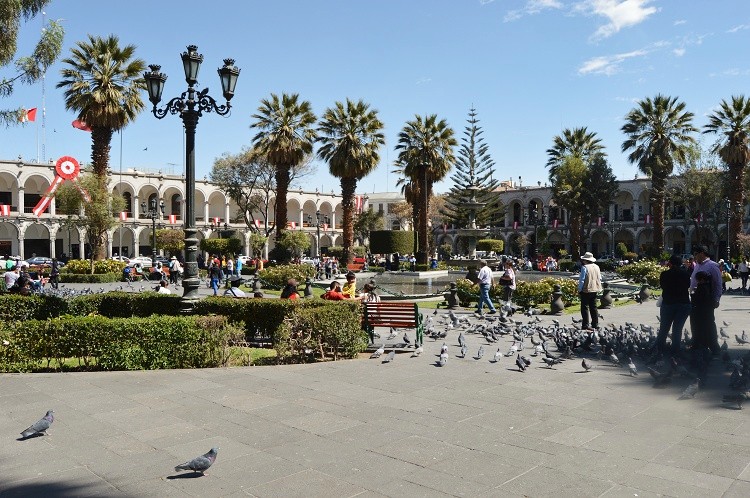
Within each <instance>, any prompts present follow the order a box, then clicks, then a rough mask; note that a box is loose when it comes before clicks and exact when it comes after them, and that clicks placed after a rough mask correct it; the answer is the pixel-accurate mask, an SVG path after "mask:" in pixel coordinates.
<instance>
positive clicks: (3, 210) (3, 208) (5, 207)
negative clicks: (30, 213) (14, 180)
mask: <svg viewBox="0 0 750 498" xmlns="http://www.w3.org/2000/svg"><path fill="white" fill-rule="evenodd" d="M0 216H5V217H7V216H10V204H0Z"/></svg>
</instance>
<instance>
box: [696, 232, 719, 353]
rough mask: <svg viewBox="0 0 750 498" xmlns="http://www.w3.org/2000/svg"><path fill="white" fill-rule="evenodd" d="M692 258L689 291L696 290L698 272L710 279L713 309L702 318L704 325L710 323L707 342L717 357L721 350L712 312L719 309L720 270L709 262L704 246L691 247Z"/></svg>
mask: <svg viewBox="0 0 750 498" xmlns="http://www.w3.org/2000/svg"><path fill="white" fill-rule="evenodd" d="M693 256H694V257H695V270H694V271H693V274H692V275H691V276H690V289H691V290H692V291H693V292H695V290H696V289H697V288H698V281H697V279H696V275H697V274H698V273H699V272H704V273H706V274H708V276H709V277H711V283H710V290H711V298H712V302H713V308H711V310H707V311H706V313H707V315H709V316H706V317H704V321H705V323H709V322H710V327H709V329H710V330H709V332H708V334H709V339H708V342H709V344H710V345H709V347H710V348H711V353H713V354H714V355H718V354H719V353H720V351H721V349H720V348H719V335H718V333H717V331H716V316H715V311H714V310H715V309H716V308H718V307H719V303H720V301H721V293H722V291H721V285H722V278H721V268H719V265H718V264H717V263H716V262H715V261H711V256H710V255H709V254H708V248H707V247H706V246H704V245H697V246H695V247H693ZM692 323H693V322H692V320H691V321H690V324H691V328H692Z"/></svg>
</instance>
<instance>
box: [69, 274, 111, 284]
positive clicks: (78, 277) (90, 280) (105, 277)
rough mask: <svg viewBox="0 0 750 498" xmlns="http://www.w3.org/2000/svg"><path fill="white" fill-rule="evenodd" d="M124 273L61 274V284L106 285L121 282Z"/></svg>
mask: <svg viewBox="0 0 750 498" xmlns="http://www.w3.org/2000/svg"><path fill="white" fill-rule="evenodd" d="M120 280H122V273H103V274H100V275H96V274H94V275H91V274H90V273H84V274H81V273H60V282H62V283H64V284H105V283H110V282H119V281H120Z"/></svg>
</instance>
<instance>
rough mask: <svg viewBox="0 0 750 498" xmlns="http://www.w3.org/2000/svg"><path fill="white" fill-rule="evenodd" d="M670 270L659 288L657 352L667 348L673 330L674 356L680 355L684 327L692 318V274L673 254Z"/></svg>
mask: <svg viewBox="0 0 750 498" xmlns="http://www.w3.org/2000/svg"><path fill="white" fill-rule="evenodd" d="M667 265H668V266H669V269H668V270H666V271H663V272H661V275H660V276H659V286H660V287H661V289H662V295H661V299H662V302H661V308H660V310H659V323H660V326H659V334H658V335H657V337H656V346H655V350H656V352H657V353H663V352H664V351H665V350H666V347H667V334H668V333H669V329H670V327H671V328H672V347H671V352H672V356H673V357H674V356H677V355H678V354H679V353H680V342H681V339H682V327H683V326H684V325H685V321H686V320H687V319H688V316H690V294H689V292H688V290H689V289H690V274H688V272H687V270H686V269H685V268H684V267H683V266H682V258H681V257H680V256H677V255H676V254H673V255H672V257H670V258H669V261H668V262H667Z"/></svg>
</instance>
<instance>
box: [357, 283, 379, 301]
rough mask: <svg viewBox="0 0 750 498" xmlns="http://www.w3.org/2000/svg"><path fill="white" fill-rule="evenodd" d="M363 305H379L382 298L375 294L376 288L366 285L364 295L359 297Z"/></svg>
mask: <svg viewBox="0 0 750 498" xmlns="http://www.w3.org/2000/svg"><path fill="white" fill-rule="evenodd" d="M357 299H359V300H360V301H362V302H363V303H379V302H380V296H378V295H377V294H376V293H375V286H374V285H372V284H369V283H368V284H365V286H364V287H363V288H362V293H361V294H360V295H359V297H357Z"/></svg>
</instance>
